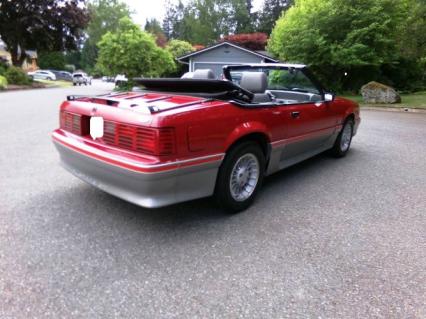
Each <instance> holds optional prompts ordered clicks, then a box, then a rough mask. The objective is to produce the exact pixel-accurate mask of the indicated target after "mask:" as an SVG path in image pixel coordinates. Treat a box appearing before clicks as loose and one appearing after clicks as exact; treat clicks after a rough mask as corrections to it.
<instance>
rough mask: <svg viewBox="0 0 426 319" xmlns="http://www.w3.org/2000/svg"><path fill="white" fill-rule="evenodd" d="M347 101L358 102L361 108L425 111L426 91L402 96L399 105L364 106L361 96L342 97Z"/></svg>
mask: <svg viewBox="0 0 426 319" xmlns="http://www.w3.org/2000/svg"><path fill="white" fill-rule="evenodd" d="M343 97H345V98H347V99H351V100H354V101H356V102H358V103H359V104H360V105H361V106H377V107H380V106H385V107H396V108H398V107H408V108H418V109H426V91H424V92H416V93H412V94H402V95H401V99H402V102H401V103H399V104H365V103H364V102H363V101H362V96H360V95H346V96H343Z"/></svg>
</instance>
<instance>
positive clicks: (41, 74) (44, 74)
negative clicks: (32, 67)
mask: <svg viewBox="0 0 426 319" xmlns="http://www.w3.org/2000/svg"><path fill="white" fill-rule="evenodd" d="M28 75H29V76H30V77H31V78H32V79H34V80H49V81H56V75H55V74H54V73H53V72H50V71H47V70H37V71H34V72H28Z"/></svg>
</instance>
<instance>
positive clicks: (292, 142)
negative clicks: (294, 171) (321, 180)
mask: <svg viewBox="0 0 426 319" xmlns="http://www.w3.org/2000/svg"><path fill="white" fill-rule="evenodd" d="M281 116H282V117H283V123H285V126H286V130H285V132H286V133H285V139H286V147H285V149H284V153H283V158H287V159H289V158H292V157H296V156H300V155H302V154H304V153H311V152H315V151H316V150H318V149H320V148H321V147H323V145H324V144H325V143H326V142H327V141H328V140H329V139H330V137H331V136H332V135H333V133H334V130H335V123H334V116H333V111H332V109H331V108H330V107H329V105H328V103H327V102H314V103H301V104H294V105H285V106H282V107H281Z"/></svg>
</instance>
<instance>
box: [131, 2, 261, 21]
mask: <svg viewBox="0 0 426 319" xmlns="http://www.w3.org/2000/svg"><path fill="white" fill-rule="evenodd" d="M124 2H125V3H127V5H128V6H129V7H130V9H131V10H133V11H134V12H135V13H134V14H133V19H134V21H135V22H136V23H137V24H139V25H145V22H146V19H150V18H156V19H157V20H159V21H162V20H163V17H164V14H165V12H166V8H165V6H166V3H167V0H124ZM170 2H171V3H176V4H177V3H178V2H179V0H170ZM182 2H183V3H186V2H188V0H182ZM262 4H263V0H253V11H257V10H259V9H260V8H261V6H262Z"/></svg>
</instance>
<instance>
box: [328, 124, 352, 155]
mask: <svg viewBox="0 0 426 319" xmlns="http://www.w3.org/2000/svg"><path fill="white" fill-rule="evenodd" d="M353 131H354V121H353V120H352V119H347V120H346V122H345V124H344V125H343V128H342V130H341V131H340V133H339V136H338V137H337V139H336V142H334V146H333V148H332V149H331V150H330V152H331V155H333V156H334V157H343V156H345V155H346V154H347V153H348V152H349V148H350V147H351V142H352V135H353Z"/></svg>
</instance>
